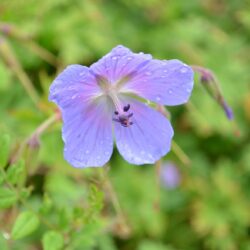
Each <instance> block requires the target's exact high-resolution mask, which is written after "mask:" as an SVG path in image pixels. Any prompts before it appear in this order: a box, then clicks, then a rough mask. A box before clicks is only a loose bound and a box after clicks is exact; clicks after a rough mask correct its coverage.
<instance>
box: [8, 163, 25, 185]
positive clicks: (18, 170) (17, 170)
mask: <svg viewBox="0 0 250 250" xmlns="http://www.w3.org/2000/svg"><path fill="white" fill-rule="evenodd" d="M23 173H24V162H23V161H19V162H18V163H16V164H13V165H11V166H10V167H9V168H8V170H7V180H8V182H10V183H12V184H16V183H17V182H18V181H19V180H20V181H21V180H22V179H23V178H22V177H23Z"/></svg>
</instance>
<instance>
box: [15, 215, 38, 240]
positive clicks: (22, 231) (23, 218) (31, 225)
mask: <svg viewBox="0 0 250 250" xmlns="http://www.w3.org/2000/svg"><path fill="white" fill-rule="evenodd" d="M38 225H39V219H38V217H37V216H36V215H35V214H34V213H33V212H31V211H25V212H22V213H21V214H19V215H18V217H17V219H16V222H15V224H14V227H13V228H12V232H11V237H12V238H13V239H14V240H17V239H21V238H23V237H25V236H27V235H29V234H31V233H32V232H34V231H35V230H36V229H37V227H38Z"/></svg>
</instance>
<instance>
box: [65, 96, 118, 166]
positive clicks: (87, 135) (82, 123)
mask: <svg viewBox="0 0 250 250" xmlns="http://www.w3.org/2000/svg"><path fill="white" fill-rule="evenodd" d="M100 99H101V100H99V101H98V102H94V103H90V104H88V105H81V106H76V107H69V108H66V109H64V110H63V112H62V117H63V121H64V125H63V130H62V133H63V140H64V143H65V148H64V156H65V159H66V160H67V161H68V162H69V163H70V164H72V165H73V166H74V167H79V168H81V167H100V166H103V165H104V164H105V163H107V162H108V161H109V159H110V157H111V155H112V152H113V138H112V118H111V114H110V112H109V111H108V109H107V103H106V102H107V100H106V98H105V97H102V98H100Z"/></svg>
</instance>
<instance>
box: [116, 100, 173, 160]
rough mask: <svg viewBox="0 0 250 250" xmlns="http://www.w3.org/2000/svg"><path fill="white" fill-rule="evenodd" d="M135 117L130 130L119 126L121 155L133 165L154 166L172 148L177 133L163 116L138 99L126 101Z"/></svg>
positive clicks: (118, 145)
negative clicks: (150, 164) (173, 138)
mask: <svg viewBox="0 0 250 250" xmlns="http://www.w3.org/2000/svg"><path fill="white" fill-rule="evenodd" d="M124 103H129V104H130V106H131V108H130V111H131V112H132V113H133V117H132V118H131V121H132V122H133V124H132V125H131V126H129V127H123V126H122V125H121V124H120V123H118V122H114V124H115V135H116V145H117V148H118V150H119V152H120V154H121V155H122V156H123V157H124V158H125V159H126V160H127V161H128V162H130V163H132V164H136V165H141V164H149V163H154V162H156V161H157V160H159V159H160V158H161V157H162V156H164V155H165V154H166V153H167V152H168V151H169V150H170V147H171V139H172V137H173V133H174V132H173V129H172V127H171V124H170V122H169V121H168V120H167V119H166V118H165V117H164V116H163V115H162V114H161V113H159V112H157V111H155V110H154V109H152V108H150V107H148V106H147V105H145V104H144V103H141V102H138V101H136V100H134V99H129V100H128V98H127V99H126V102H124Z"/></svg>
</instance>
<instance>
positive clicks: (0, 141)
mask: <svg viewBox="0 0 250 250" xmlns="http://www.w3.org/2000/svg"><path fill="white" fill-rule="evenodd" d="M9 151H10V137H9V135H7V134H4V135H2V136H0V167H2V168H3V167H5V165H6V163H7V160H8V156H9Z"/></svg>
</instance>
